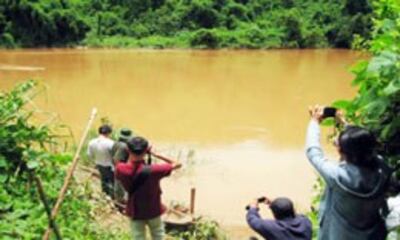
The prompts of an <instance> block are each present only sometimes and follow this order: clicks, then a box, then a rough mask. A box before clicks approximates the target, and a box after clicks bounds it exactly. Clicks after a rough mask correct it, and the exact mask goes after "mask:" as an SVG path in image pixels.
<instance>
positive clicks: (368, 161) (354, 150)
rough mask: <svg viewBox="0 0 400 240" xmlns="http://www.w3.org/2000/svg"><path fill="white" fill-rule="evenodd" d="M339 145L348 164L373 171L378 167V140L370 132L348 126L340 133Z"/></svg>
mask: <svg viewBox="0 0 400 240" xmlns="http://www.w3.org/2000/svg"><path fill="white" fill-rule="evenodd" d="M338 144H339V148H340V152H341V153H342V154H344V157H345V159H344V160H345V161H346V162H349V163H352V164H354V165H356V166H359V167H366V168H372V169H373V168H376V167H377V164H378V162H377V157H376V147H377V140H376V138H375V136H374V135H373V134H372V133H371V132H370V131H369V130H367V129H365V128H362V127H358V126H348V127H346V128H345V130H344V131H342V132H341V133H340V135H339V143H338Z"/></svg>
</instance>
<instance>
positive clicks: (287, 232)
mask: <svg viewBox="0 0 400 240" xmlns="http://www.w3.org/2000/svg"><path fill="white" fill-rule="evenodd" d="M247 223H248V224H249V226H250V227H251V228H252V229H253V230H254V231H256V232H257V233H259V234H260V235H261V236H263V237H264V238H265V239H268V240H311V237H312V225H311V222H310V220H308V218H306V217H305V216H302V215H297V216H296V217H294V218H286V219H283V220H269V219H262V218H261V217H260V214H259V213H258V209H256V208H250V209H249V211H248V212H247Z"/></svg>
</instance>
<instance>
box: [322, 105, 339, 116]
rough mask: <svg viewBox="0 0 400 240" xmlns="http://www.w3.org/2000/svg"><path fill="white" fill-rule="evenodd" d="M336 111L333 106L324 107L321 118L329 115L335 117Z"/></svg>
mask: <svg viewBox="0 0 400 240" xmlns="http://www.w3.org/2000/svg"><path fill="white" fill-rule="evenodd" d="M336 112H337V108H334V107H326V108H324V113H323V115H322V118H329V117H335V116H336Z"/></svg>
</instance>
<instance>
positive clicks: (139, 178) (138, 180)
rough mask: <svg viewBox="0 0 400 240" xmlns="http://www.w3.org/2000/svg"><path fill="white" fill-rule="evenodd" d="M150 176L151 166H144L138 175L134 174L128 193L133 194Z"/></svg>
mask: <svg viewBox="0 0 400 240" xmlns="http://www.w3.org/2000/svg"><path fill="white" fill-rule="evenodd" d="M150 174H151V166H150V165H144V166H143V168H142V170H141V171H140V172H139V173H136V175H135V178H134V179H133V183H132V186H131V189H129V190H128V193H129V194H134V193H135V192H136V191H137V190H138V189H139V188H140V187H141V186H142V185H143V184H144V183H145V182H146V180H147V179H148V178H149V177H150Z"/></svg>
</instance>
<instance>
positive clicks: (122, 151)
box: [111, 128, 133, 164]
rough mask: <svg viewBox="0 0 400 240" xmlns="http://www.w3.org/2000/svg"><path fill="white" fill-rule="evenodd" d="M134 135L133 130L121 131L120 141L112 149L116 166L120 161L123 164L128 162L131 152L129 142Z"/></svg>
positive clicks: (123, 129)
mask: <svg viewBox="0 0 400 240" xmlns="http://www.w3.org/2000/svg"><path fill="white" fill-rule="evenodd" d="M132 135H133V133H132V130H130V129H129V128H122V129H121V130H120V131H119V136H118V141H116V142H115V143H114V146H113V147H112V150H111V152H112V155H113V160H114V164H116V163H117V162H119V161H122V162H126V161H128V158H129V151H128V145H127V142H128V140H129V139H130V138H132Z"/></svg>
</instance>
